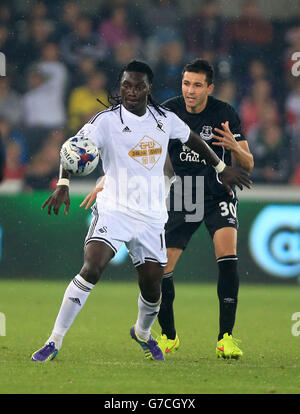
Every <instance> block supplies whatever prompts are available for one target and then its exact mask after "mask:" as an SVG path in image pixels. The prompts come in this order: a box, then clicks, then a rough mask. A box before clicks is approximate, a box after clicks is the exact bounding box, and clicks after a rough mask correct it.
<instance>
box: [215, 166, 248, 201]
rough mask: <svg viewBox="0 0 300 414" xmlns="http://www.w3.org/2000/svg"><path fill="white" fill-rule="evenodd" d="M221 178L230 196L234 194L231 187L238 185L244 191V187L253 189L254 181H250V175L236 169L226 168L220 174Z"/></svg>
mask: <svg viewBox="0 0 300 414" xmlns="http://www.w3.org/2000/svg"><path fill="white" fill-rule="evenodd" d="M219 178H220V180H221V181H222V183H223V185H224V186H225V187H226V189H227V191H228V192H229V194H230V195H231V194H232V189H231V187H230V186H231V185H237V186H238V187H239V189H240V190H242V189H243V187H244V186H245V187H247V188H251V184H252V181H251V180H250V179H249V174H248V173H246V172H245V171H242V170H240V169H238V168H235V167H229V166H226V167H225V169H224V170H223V171H222V172H221V173H220V174H219Z"/></svg>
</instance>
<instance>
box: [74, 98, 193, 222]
mask: <svg viewBox="0 0 300 414" xmlns="http://www.w3.org/2000/svg"><path fill="white" fill-rule="evenodd" d="M164 113H165V116H162V115H160V114H159V113H158V112H157V111H156V110H155V109H154V107H152V106H150V107H149V106H148V107H147V110H146V113H145V114H144V115H143V116H137V115H135V114H133V113H131V112H129V111H127V110H126V109H125V107H124V106H123V105H118V106H117V107H116V108H114V109H108V110H105V111H102V112H99V113H98V114H96V115H95V116H94V117H93V118H92V119H91V120H90V122H89V123H88V124H85V125H84V127H83V128H82V129H81V130H80V131H79V133H78V134H77V135H81V136H85V137H88V138H90V139H91V140H92V141H93V142H94V143H95V144H96V145H97V147H98V148H99V150H100V154H101V159H102V166H103V170H104V173H105V175H106V180H105V185H104V189H103V191H101V192H99V193H98V195H97V204H98V207H99V211H105V210H106V211H107V210H109V211H114V210H120V211H122V212H123V213H125V214H127V215H129V216H131V217H134V218H137V219H139V220H143V221H147V222H152V223H165V222H166V221H167V218H168V215H167V209H166V202H165V180H164V172H163V169H164V165H165V160H166V156H167V151H168V143H169V139H179V140H180V141H181V142H182V143H185V142H187V140H188V138H189V135H190V128H189V127H188V126H187V124H185V123H184V122H183V121H182V120H181V119H180V118H178V116H177V115H176V114H174V113H173V112H171V111H169V110H164Z"/></svg>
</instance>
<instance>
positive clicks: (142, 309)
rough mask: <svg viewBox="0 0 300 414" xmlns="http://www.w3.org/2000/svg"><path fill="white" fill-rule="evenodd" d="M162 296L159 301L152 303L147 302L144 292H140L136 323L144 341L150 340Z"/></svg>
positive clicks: (137, 330) (139, 334) (138, 333)
mask: <svg viewBox="0 0 300 414" xmlns="http://www.w3.org/2000/svg"><path fill="white" fill-rule="evenodd" d="M160 302H161V297H160V299H159V301H158V302H156V303H150V302H147V301H146V300H145V299H144V298H143V296H142V294H141V293H140V294H139V298H138V308H139V312H138V317H137V321H136V324H135V331H136V333H137V335H138V336H139V337H140V338H141V339H143V340H144V341H148V339H149V337H150V334H151V328H152V325H153V323H154V321H155V319H156V317H157V315H158V312H159V308H160Z"/></svg>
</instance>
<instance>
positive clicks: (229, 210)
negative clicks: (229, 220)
mask: <svg viewBox="0 0 300 414" xmlns="http://www.w3.org/2000/svg"><path fill="white" fill-rule="evenodd" d="M219 206H220V209H221V216H223V217H225V216H228V215H229V214H231V215H232V216H233V217H234V218H236V205H234V204H233V203H227V202H226V201H221V203H219Z"/></svg>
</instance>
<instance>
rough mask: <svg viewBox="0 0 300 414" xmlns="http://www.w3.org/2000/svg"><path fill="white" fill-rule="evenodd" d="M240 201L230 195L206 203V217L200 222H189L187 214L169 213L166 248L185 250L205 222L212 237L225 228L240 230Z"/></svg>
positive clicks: (166, 228) (179, 212)
mask: <svg viewBox="0 0 300 414" xmlns="http://www.w3.org/2000/svg"><path fill="white" fill-rule="evenodd" d="M237 211H238V200H237V199H236V198H232V197H231V196H230V195H229V194H228V195H224V197H222V198H220V199H217V200H216V199H214V200H209V201H205V203H204V217H203V219H202V220H201V221H198V222H187V221H186V220H185V216H186V214H190V213H186V212H181V211H169V219H168V221H167V223H166V226H165V237H166V247H167V248H168V247H177V248H179V249H185V248H186V246H187V245H188V242H189V241H190V239H191V237H192V235H193V234H194V233H195V231H196V230H197V229H198V228H199V227H200V225H201V223H202V222H203V221H204V222H205V225H206V228H207V230H208V232H209V234H210V236H211V238H213V237H214V234H215V232H216V231H217V230H219V229H222V228H223V227H234V228H235V229H238V226H239V222H238V217H237Z"/></svg>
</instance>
